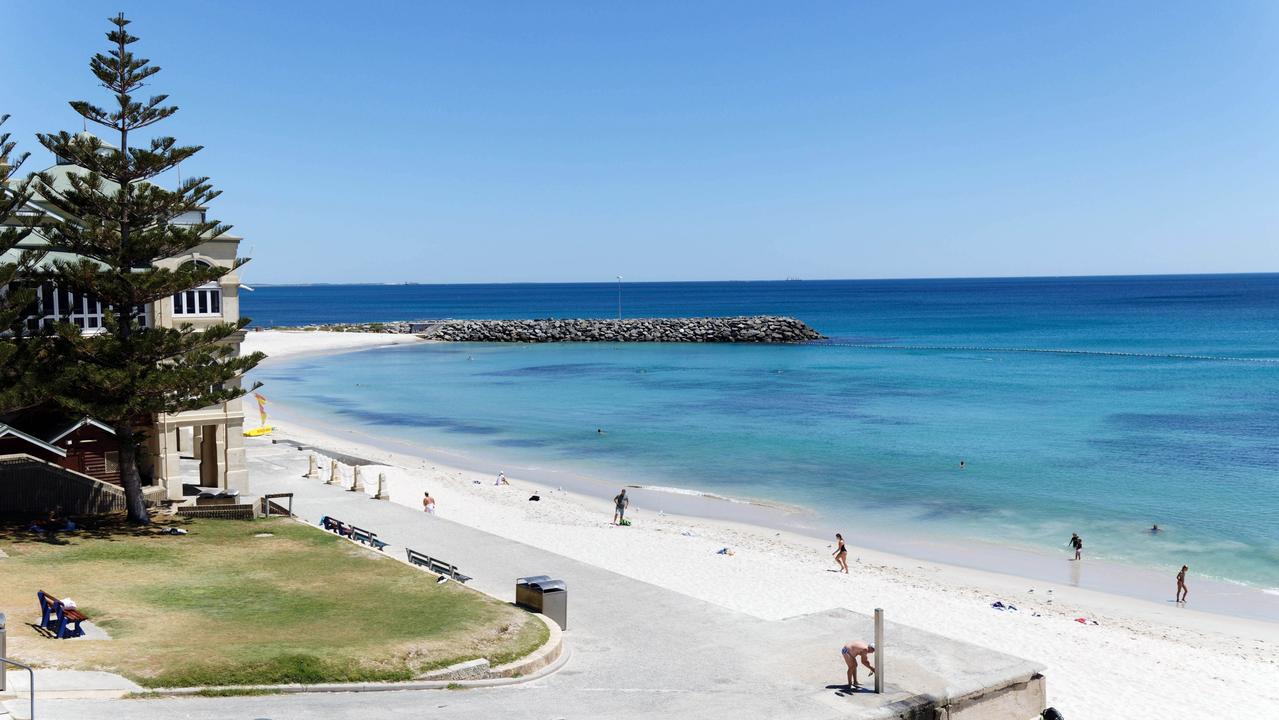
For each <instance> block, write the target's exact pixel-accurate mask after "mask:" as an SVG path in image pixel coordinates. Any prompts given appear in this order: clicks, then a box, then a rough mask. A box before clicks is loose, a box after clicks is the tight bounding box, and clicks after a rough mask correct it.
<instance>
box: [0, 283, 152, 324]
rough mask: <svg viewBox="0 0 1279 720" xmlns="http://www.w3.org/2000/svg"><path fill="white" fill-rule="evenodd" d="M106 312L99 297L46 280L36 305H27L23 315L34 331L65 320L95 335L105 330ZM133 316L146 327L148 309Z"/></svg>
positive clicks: (37, 296)
mask: <svg viewBox="0 0 1279 720" xmlns="http://www.w3.org/2000/svg"><path fill="white" fill-rule="evenodd" d="M104 311H105V308H104V307H103V305H102V303H101V302H99V301H98V299H97V298H95V297H93V296H91V295H82V294H78V293H73V292H71V291H70V290H67V289H65V288H60V287H58V286H57V285H55V284H54V283H53V282H51V281H45V282H42V283H40V284H39V285H37V286H36V299H35V302H33V303H31V304H30V305H28V306H27V308H26V312H25V313H24V315H25V316H26V323H27V330H29V331H32V332H36V331H38V330H44V329H49V328H52V327H53V325H54V324H55V323H57V322H60V321H66V322H69V323H71V324H73V325H75V326H76V327H78V328H80V329H81V330H82V331H84V333H85V334H93V333H98V332H102V330H103V329H104V326H105V322H104V320H105V318H104ZM134 315H135V317H137V319H138V322H139V323H140V324H141V325H143V326H145V325H147V309H146V308H145V307H144V306H138V307H137V308H136V309H135V310H134Z"/></svg>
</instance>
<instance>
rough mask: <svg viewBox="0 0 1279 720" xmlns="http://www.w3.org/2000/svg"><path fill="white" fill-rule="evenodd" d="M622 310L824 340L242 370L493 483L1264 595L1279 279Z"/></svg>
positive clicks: (601, 289)
mask: <svg viewBox="0 0 1279 720" xmlns="http://www.w3.org/2000/svg"><path fill="white" fill-rule="evenodd" d="M622 305H623V312H624V314H626V315H627V316H632V317H637V316H658V315H665V316H673V315H728V314H754V313H778V314H789V315H794V316H796V317H799V318H801V319H803V320H806V321H807V322H809V323H810V324H812V325H813V326H815V327H816V328H818V329H819V330H821V331H822V332H823V333H825V334H827V335H828V336H830V337H831V340H830V341H829V342H825V343H815V344H811V345H803V346H746V345H646V344H626V345H622V344H564V345H479V344H471V345H423V346H412V347H407V348H393V349H386V350H375V351H369V352H361V353H354V354H348V355H339V356H332V357H324V358H314V359H305V360H300V361H296V362H291V363H283V364H280V365H271V366H267V367H265V368H263V369H262V370H260V371H258V372H257V374H256V378H257V379H259V380H262V381H263V382H265V383H266V387H265V388H264V389H263V392H264V393H265V394H266V395H268V396H269V397H273V398H275V399H277V400H279V401H281V402H282V403H286V404H290V405H296V406H299V407H301V408H305V409H306V410H308V411H310V412H315V413H317V414H319V415H320V416H321V417H325V418H328V419H330V420H332V421H333V422H337V423H359V424H361V425H362V426H363V427H365V428H366V429H371V430H374V431H376V432H379V433H384V434H386V435H387V436H390V437H396V438H399V439H402V440H407V441H410V442H421V443H425V444H430V445H432V446H436V447H446V448H453V449H456V450H458V451H460V452H463V453H465V454H467V455H469V456H472V457H477V458H492V459H493V461H494V464H495V466H496V465H499V464H502V463H509V464H511V465H519V466H524V467H529V466H532V467H539V466H540V467H562V468H569V469H572V470H574V471H576V472H579V473H581V474H585V475H589V476H591V477H597V478H600V479H605V480H610V481H617V482H622V481H627V482H637V483H644V484H651V485H661V486H670V487H679V488H688V489H697V490H703V491H709V492H714V493H718V494H723V495H728V496H742V497H750V498H759V499H768V500H776V501H780V502H784V503H788V504H794V505H799V506H802V507H806V508H810V509H811V510H812V511H813V512H814V513H816V515H815V517H816V518H819V520H820V522H821V523H825V524H828V525H830V526H838V527H845V526H846V527H850V528H856V529H857V530H859V531H865V530H866V529H867V528H871V529H875V530H876V532H880V531H882V532H889V533H892V532H896V533H901V534H911V535H925V536H928V537H932V538H936V539H939V540H943V541H946V542H959V541H962V540H963V539H973V540H980V541H990V542H994V543H998V544H1002V545H1008V546H1013V547H1020V548H1030V549H1051V550H1056V551H1063V552H1064V550H1063V548H1064V544H1065V542H1066V539H1067V538H1068V537H1069V536H1070V533H1071V532H1079V533H1080V534H1081V535H1082V536H1084V538H1085V541H1086V549H1087V551H1088V553H1089V556H1090V557H1099V558H1104V559H1108V560H1114V561H1116V562H1120V563H1131V564H1135V565H1140V566H1145V567H1151V568H1166V567H1171V566H1180V564H1181V563H1188V564H1190V565H1191V566H1192V567H1193V568H1196V570H1198V571H1199V573H1200V574H1202V575H1206V576H1212V577H1216V578H1219V579H1224V580H1229V581H1234V582H1240V583H1246V584H1249V585H1255V586H1258V587H1262V588H1279V472H1277V471H1279V275H1240V276H1185V277H1171V276H1169V277H1128V278H1053V279H999V280H917V281H820V282H816V281H806V282H758V283H652V284H627V285H625V286H623V288H622ZM244 306H245V313H246V314H248V315H251V316H253V317H254V318H255V319H256V320H257V322H258V324H276V325H297V324H304V323H310V322H321V321H352V320H396V319H410V318H433V317H501V318H515V317H549V316H554V317H610V316H616V313H617V286H616V285H615V284H571V285H467V286H314V287H260V288H259V289H258V290H257V292H255V293H252V294H250V295H248V296H247V297H246V299H245V300H244ZM597 428H602V429H604V430H606V431H607V432H606V433H605V434H600V433H597V432H596V429H597ZM961 459H962V460H964V461H965V463H966V466H967V467H966V469H963V470H960V469H959V461H960V460H961ZM1152 523H1158V524H1159V526H1160V527H1161V528H1164V529H1165V532H1163V533H1161V534H1159V535H1155V536H1152V535H1150V534H1149V533H1148V532H1146V529H1147V528H1149V527H1150V525H1151V524H1152ZM854 542H855V543H856V542H857V540H856V538H855V537H854Z"/></svg>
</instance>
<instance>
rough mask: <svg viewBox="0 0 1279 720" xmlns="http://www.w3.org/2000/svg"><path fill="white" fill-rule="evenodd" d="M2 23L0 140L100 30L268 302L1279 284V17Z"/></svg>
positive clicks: (885, 14)
mask: <svg viewBox="0 0 1279 720" xmlns="http://www.w3.org/2000/svg"><path fill="white" fill-rule="evenodd" d="M1116 5H1120V4H1117V3H1110V2H1097V3H1089V2H1071V3H1046V2H1009V3H995V2H987V3H953V2H938V3H915V2H875V3H868V2H867V3H863V2H829V3H822V2H803V3H750V2H740V1H734V2H704V3H686V2H646V3H621V2H618V3H609V2H590V3H586V2H583V3H577V4H569V3H556V2H552V3H526V2H511V3H483V4H481V3H410V2H365V3H351V2H342V3H337V2H306V3H283V2H238V1H232V2H228V1H226V0H219V2H212V3H202V4H199V5H196V4H193V3H178V2H169V1H166V2H132V1H129V0H114V1H113V2H106V3H103V2H96V1H90V0H81V1H79V2H75V3H49V2H35V1H30V0H0V23H2V24H3V26H4V27H6V28H9V31H8V32H6V40H5V42H4V43H0V88H2V89H3V92H0V113H9V114H11V115H13V116H14V117H13V119H12V120H11V121H10V123H9V125H7V126H6V127H7V128H8V129H10V130H11V131H12V132H14V133H15V134H16V135H17V137H18V139H19V140H21V141H22V142H23V145H24V147H25V149H29V150H32V151H33V155H34V157H33V160H32V163H33V165H32V167H33V168H34V167H35V166H39V167H43V166H45V165H47V164H48V162H49V157H48V155H47V154H46V153H44V152H43V150H42V149H39V148H37V147H36V144H35V140H34V138H33V136H32V135H33V133H34V132H35V131H37V130H41V131H47V130H56V129H68V130H79V129H80V125H79V122H78V117H77V116H75V115H74V114H73V113H72V112H71V110H70V109H69V108H68V107H67V105H66V101H67V100H70V99H74V98H84V99H89V100H94V101H104V98H105V96H104V94H103V91H102V90H101V89H99V88H96V87H95V86H94V81H93V79H92V77H91V76H90V75H89V73H88V69H87V60H88V57H89V56H90V54H91V53H93V52H97V51H101V50H104V49H105V39H104V37H103V33H104V32H105V31H106V29H107V24H106V21H105V20H106V18H107V17H108V16H109V15H112V14H114V12H115V11H117V10H120V9H123V10H124V11H125V12H126V14H128V15H129V16H130V17H131V18H132V19H133V20H134V24H133V25H132V26H131V29H132V30H133V31H134V33H135V34H137V35H139V36H140V37H141V38H142V41H141V42H140V43H138V45H136V46H135V47H136V48H137V50H138V52H139V53H140V54H142V55H143V56H146V57H150V58H152V59H153V60H154V61H155V62H156V64H158V65H160V66H162V67H163V68H164V71H163V72H161V73H160V74H159V75H158V76H156V78H155V82H154V85H153V86H152V88H151V90H152V91H154V92H167V93H169V94H170V95H171V98H172V101H173V102H175V103H176V104H178V105H179V106H180V107H181V108H182V111H181V112H180V113H179V114H178V115H177V116H176V117H175V118H174V119H172V120H170V121H168V122H167V123H165V124H162V125H160V126H158V129H159V130H160V131H161V132H162V133H163V134H171V135H174V136H176V137H177V138H178V139H179V140H180V141H183V142H187V143H195V144H201V145H204V146H206V149H205V150H204V151H203V152H202V153H201V154H200V155H199V156H197V158H195V159H194V160H193V161H192V162H189V163H188V164H187V167H184V168H183V172H184V174H204V175H208V176H210V177H211V178H212V179H213V181H214V183H215V184H216V185H217V186H218V187H219V188H221V189H222V190H223V191H224V195H223V196H222V197H221V198H219V199H218V200H217V201H216V202H215V204H214V207H213V213H212V215H213V216H214V217H217V218H219V219H222V220H223V221H225V222H229V223H231V224H233V225H235V228H236V232H238V233H239V234H241V235H243V236H244V237H245V242H244V249H243V251H242V252H243V254H250V250H251V254H252V256H253V257H254V261H253V263H252V264H250V265H249V266H248V267H247V268H246V269H245V277H246V280H247V281H248V282H333V281H369V282H382V281H386V282H401V281H418V282H489V281H491V282H506V281H595V280H610V279H612V278H613V277H614V276H615V275H617V274H622V275H624V276H626V278H627V279H633V280H696V279H754V278H783V277H803V278H865V277H934V276H943V277H954V276H997V275H1077V274H1127V273H1177V272H1254V271H1279V55H1277V54H1276V48H1279V3H1274V2H1270V1H1268V0H1257V1H1255V2H1224V3H1202V2H1167V1H1160V2H1132V3H1122V7H1115V6H1116Z"/></svg>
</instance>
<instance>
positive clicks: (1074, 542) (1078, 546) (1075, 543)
mask: <svg viewBox="0 0 1279 720" xmlns="http://www.w3.org/2000/svg"><path fill="white" fill-rule="evenodd" d="M1066 544H1067V545H1069V546H1070V547H1072V548H1074V549H1075V559H1076V560H1078V559H1079V558H1080V556H1081V555H1083V552H1084V540H1083V538H1081V537H1079V534H1078V533H1071V534H1070V542H1068V543H1066Z"/></svg>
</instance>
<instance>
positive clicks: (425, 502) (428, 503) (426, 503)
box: [422, 492, 435, 515]
mask: <svg viewBox="0 0 1279 720" xmlns="http://www.w3.org/2000/svg"><path fill="white" fill-rule="evenodd" d="M422 512H426V513H430V514H432V515H434V514H435V498H433V497H431V493H429V492H428V493H425V494H423V495H422Z"/></svg>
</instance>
